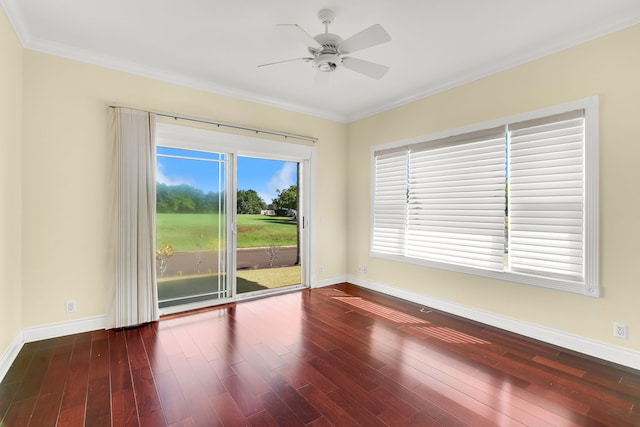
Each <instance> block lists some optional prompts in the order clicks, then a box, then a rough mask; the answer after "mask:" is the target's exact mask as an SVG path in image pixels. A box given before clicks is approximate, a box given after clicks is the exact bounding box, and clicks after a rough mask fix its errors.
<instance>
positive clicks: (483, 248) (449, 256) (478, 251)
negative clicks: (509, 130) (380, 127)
mask: <svg viewBox="0 0 640 427" xmlns="http://www.w3.org/2000/svg"><path fill="white" fill-rule="evenodd" d="M505 149H506V140H505V128H504V127H499V128H494V129H489V130H486V131H483V132H481V133H480V132H478V133H474V134H467V135H461V136H457V137H452V138H447V139H444V140H439V141H433V142H431V143H427V144H421V145H418V146H416V147H415V148H412V150H411V152H410V161H409V189H410V190H409V207H408V231H407V256H409V257H412V258H418V259H425V260H431V261H436V262H445V263H449V264H457V265H463V266H469V267H476V268H482V269H490V270H502V269H503V266H504V215H505Z"/></svg>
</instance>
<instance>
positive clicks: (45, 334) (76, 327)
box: [0, 316, 107, 382]
mask: <svg viewBox="0 0 640 427" xmlns="http://www.w3.org/2000/svg"><path fill="white" fill-rule="evenodd" d="M106 325H107V319H106V317H105V316H95V317H87V318H84V319H78V320H70V321H68V322H59V323H51V324H49V325H41V326H33V327H30V328H25V329H23V330H22V331H20V333H18V335H16V337H15V338H14V339H13V341H12V342H11V344H9V348H7V350H6V351H5V352H4V354H3V355H2V357H1V358H0V382H2V380H3V379H4V376H5V375H6V374H7V372H8V371H9V368H10V367H11V364H12V363H13V361H14V360H16V357H17V356H18V353H19V352H20V350H21V349H22V346H23V345H24V344H25V343H28V342H33V341H40V340H46V339H49V338H57V337H62V336H65V335H71V334H79V333H82V332H89V331H96V330H98V329H105V327H106Z"/></svg>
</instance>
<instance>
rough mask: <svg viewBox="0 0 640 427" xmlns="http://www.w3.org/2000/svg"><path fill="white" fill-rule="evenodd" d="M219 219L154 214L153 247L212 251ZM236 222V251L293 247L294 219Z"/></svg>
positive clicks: (252, 217) (243, 217) (247, 217)
mask: <svg viewBox="0 0 640 427" xmlns="http://www.w3.org/2000/svg"><path fill="white" fill-rule="evenodd" d="M219 219H220V218H219V216H218V215H217V214H173V213H159V214H156V242H157V247H159V246H160V244H162V243H163V242H166V243H168V244H169V245H171V246H173V249H174V250H175V251H194V250H199V249H213V248H214V247H217V245H218V239H219V236H218V227H219V224H218V222H219V221H218V220H219ZM237 220H238V225H237V230H238V234H237V244H238V248H255V247H263V246H270V245H279V246H293V245H296V243H297V232H298V228H297V225H296V221H295V220H294V219H290V218H285V217H277V216H265V215H238V216H237ZM222 238H224V233H222Z"/></svg>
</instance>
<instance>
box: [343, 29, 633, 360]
mask: <svg viewBox="0 0 640 427" xmlns="http://www.w3.org/2000/svg"><path fill="white" fill-rule="evenodd" d="M638 47H640V26H635V27H632V28H629V29H626V30H624V31H620V32H617V33H614V34H611V35H608V36H606V37H602V38H600V39H596V40H593V41H591V42H589V43H586V44H583V45H580V46H577V47H573V48H571V49H567V50H565V51H562V52H559V53H557V54H554V55H551V56H548V57H545V58H542V59H539V60H536V61H532V62H530V63H527V64H524V65H522V66H519V67H516V68H513V69H511V70H508V71H504V72H501V73H498V74H496V75H492V76H490V77H487V78H483V79H480V80H478V81H475V82H473V83H470V84H466V85H463V86H460V87H457V88H454V89H451V90H449V91H446V92H443V93H440V94H437V95H434V96H431V97H428V98H426V99H422V100H420V101H417V102H414V103H411V104H408V105H405V106H402V107H399V108H395V109H394V110H391V111H387V112H384V113H381V114H379V115H376V116H375V117H370V118H367V119H363V120H360V121H358V122H355V123H352V124H350V126H349V134H348V140H349V151H348V153H349V154H348V156H349V157H348V158H349V162H348V164H349V170H348V179H347V182H348V188H349V190H348V200H349V205H348V217H349V222H348V223H349V227H348V229H349V243H348V244H349V253H348V260H349V266H348V272H349V273H350V274H356V273H357V266H358V265H367V267H368V269H367V270H368V271H367V275H366V279H368V280H371V281H373V282H378V283H382V284H386V285H390V286H393V287H396V288H400V289H403V290H408V291H411V292H414V293H418V294H423V295H427V296H431V297H435V298H440V299H444V300H447V301H450V302H453V303H456V304H459V305H463V306H466V307H471V308H473V309H476V310H481V311H485V312H489V313H495V314H499V315H502V316H508V317H512V318H516V319H520V320H523V321H526V322H531V323H534V324H538V325H541V326H543V327H549V328H553V329H557V330H560V331H564V332H567V333H569V334H574V335H578V336H583V337H587V338H590V339H593V340H597V341H601V342H608V343H610V344H614V345H618V346H622V347H628V348H630V349H634V350H640V310H639V309H638V307H640V189H639V184H640V167H639V166H638V162H639V159H640V140H639V138H638V132H637V130H636V129H637V124H638V121H639V120H640V108H639V107H638V101H639V100H640V80H639V79H640V55H638ZM592 95H599V96H600V241H601V246H600V278H601V282H600V283H601V290H602V296H601V297H600V298H597V299H596V298H589V297H585V296H579V295H575V294H571V293H566V292H560V291H553V290H547V289H542V288H536V287H533V286H527V285H520V284H515V283H509V282H502V281H497V280H491V279H487V278H480V277H476V276H472V275H466V274H461V273H454V272H449V271H444V270H438V269H432V268H426V267H419V266H415V265H406V264H401V263H396V262H391V261H384V260H379V259H372V258H370V257H369V226H370V222H369V218H370V214H369V204H370V183H369V162H368V161H363V159H368V158H369V155H370V154H369V149H370V147H371V146H372V145H377V144H382V143H386V142H391V141H396V140H401V139H404V138H409V137H416V136H419V135H426V134H429V133H432V132H436V131H442V130H447V129H452V128H456V127H460V126H464V125H469V124H473V123H478V122H483V121H487V120H491V119H496V118H500V117H506V116H509V115H512V114H516V113H521V112H526V111H531V110H535V109H538V108H543V107H548V106H553V105H557V104H561V103H565V102H569V101H573V100H578V99H582V98H585V97H588V96H592ZM614 321H624V322H626V323H627V324H628V331H629V337H628V340H626V341H625V340H620V339H617V338H613V336H612V330H613V322H614Z"/></svg>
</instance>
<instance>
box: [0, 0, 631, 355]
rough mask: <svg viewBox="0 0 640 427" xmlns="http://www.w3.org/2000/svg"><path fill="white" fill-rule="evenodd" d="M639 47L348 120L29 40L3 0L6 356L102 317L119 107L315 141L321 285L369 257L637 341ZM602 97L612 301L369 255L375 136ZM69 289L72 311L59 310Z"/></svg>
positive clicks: (558, 58)
mask: <svg viewBox="0 0 640 427" xmlns="http://www.w3.org/2000/svg"><path fill="white" fill-rule="evenodd" d="M639 42H640V26H636V27H632V28H630V29H627V30H624V31H621V32H618V33H615V34H612V35H609V36H606V37H603V38H600V39H597V40H594V41H592V42H589V43H586V44H583V45H580V46H578V47H574V48H571V49H568V50H566V51H563V52H560V53H558V54H555V55H551V56H549V57H545V58H542V59H539V60H536V61H533V62H531V63H528V64H525V65H522V66H520V67H517V68H514V69H511V70H508V71H505V72H502V73H499V74H496V75H494V76H490V77H487V78H484V79H481V80H478V81H476V82H473V83H470V84H467V85H464V86H461V87H458V88H455V89H452V90H449V91H447V92H444V93H441V94H438V95H435V96H431V97H428V98H425V99H423V100H420V101H417V102H414V103H412V104H408V105H405V106H402V107H399V108H395V109H393V110H391V111H387V112H385V113H381V114H379V115H376V116H374V117H370V118H367V119H363V120H360V121H358V122H355V123H352V124H349V125H345V124H342V123H337V122H332V121H330V120H324V119H319V118H314V117H311V116H308V115H304V114H299V113H294V112H290V111H286V110H282V109H277V108H272V107H268V106H264V105H259V104H254V103H250V102H246V101H241V100H237V99H232V98H229V97H224V96H220V95H215V94H211V93H208V92H204V91H200V90H195V89H189V88H185V87H181V86H177V85H172V84H168V83H163V82H159V81H155V80H151V79H147V78H144V77H139V76H134V75H130V74H126V73H122V72H118V71H113V70H110V69H106V68H102V67H98V66H93V65H88V64H84V63H79V62H76V61H72V60H68V59H64V58H59V57H55V56H50V55H46V54H42V53H38V52H34V51H29V50H22V49H21V48H20V45H19V43H18V41H17V39H16V38H15V35H14V34H13V31H12V29H11V26H10V25H9V24H8V22H7V21H6V18H5V16H4V15H3V14H1V9H0V89H1V92H0V93H1V94H2V96H1V97H0V200H2V204H1V207H0V238H1V240H0V355H1V354H2V352H3V351H4V350H5V349H6V348H7V346H8V345H9V344H10V342H11V341H12V340H13V339H14V338H15V337H16V336H17V334H19V331H20V330H21V329H23V328H28V327H31V326H39V325H48V324H52V323H56V322H62V321H68V320H73V319H83V318H87V317H91V316H101V315H104V314H105V311H106V299H105V297H106V292H107V287H108V284H109V281H110V280H111V277H112V268H111V265H110V264H109V261H108V247H107V246H108V241H109V233H110V229H109V226H110V223H109V213H110V202H109V195H110V189H109V167H110V158H111V152H110V140H109V137H108V135H109V124H110V123H109V111H108V107H107V105H108V104H110V103H117V104H122V105H129V106H134V107H140V108H147V109H152V110H160V111H170V112H175V113H179V114H183V115H190V116H199V117H204V118H211V119H214V120H220V121H225V122H232V123H238V124H245V125H248V126H255V127H261V128H268V129H276V130H281V131H284V132H290V133H298V134H306V135H311V136H316V137H318V138H320V142H319V143H318V177H317V178H318V179H317V188H318V193H317V200H316V207H317V212H316V215H315V218H312V220H313V221H314V223H315V225H316V234H317V242H316V243H317V245H316V248H315V249H316V274H317V273H318V270H319V267H320V266H322V267H324V274H323V275H320V274H317V278H318V279H319V280H322V279H330V278H332V277H342V276H343V275H344V274H345V273H350V274H354V275H355V274H356V273H357V272H356V269H357V266H358V265H367V267H368V271H367V275H366V279H368V280H372V281H375V282H379V283H383V284H387V285H390V286H394V287H397V288H399V289H405V290H409V291H411V292H415V293H419V294H423V295H427V296H433V297H437V298H441V299H444V300H448V301H451V302H454V303H457V304H460V305H463V306H468V307H472V308H475V309H478V310H484V311H487V312H490V313H496V314H500V315H503V316H509V317H513V318H516V319H521V320H523V321H526V322H532V323H535V324H539V325H541V326H543V327H544V326H548V327H551V328H554V329H559V330H561V331H565V332H567V333H569V334H575V335H579V336H584V337H587V338H590V339H593V340H597V341H602V342H608V343H611V344H614V345H619V346H622V347H628V348H631V349H635V350H640V311H639V310H638V309H637V306H638V303H639V302H640V283H638V282H639V280H640V279H639V278H640V274H639V273H640V262H638V260H639V259H640V245H638V241H639V239H640V224H639V223H638V221H637V220H638V218H640V197H639V193H638V189H637V187H638V182H640V168H638V167H637V165H636V163H637V159H638V158H639V157H640V156H639V155H640V144H638V137H637V133H636V132H634V126H635V124H636V122H637V121H638V118H637V116H638V112H639V111H640V110H639V109H638V108H637V106H636V104H635V102H636V101H637V100H638V99H640V84H638V82H637V78H638V77H637V76H640V57H639V56H638V55H637V53H636V50H637V46H638V45H640V43H639ZM591 95H599V96H600V111H601V121H600V126H601V132H600V150H601V156H600V200H601V203H600V233H601V262H600V272H601V285H602V297H601V298H597V299H594V298H588V297H583V296H579V295H574V294H569V293H564V292H558V291H552V290H546V289H542V288H536V287H531V286H526V285H519V284H514V283H506V282H501V281H496V280H491V279H487V278H479V277H474V276H469V275H465V274H460V273H453V272H448V271H444V270H437V269H430V268H424V267H419V266H415V265H405V264H398V263H394V262H390V261H382V260H379V259H372V258H370V257H369V203H370V200H369V194H370V186H369V149H370V147H371V146H372V145H376V144H381V143H386V142H390V141H395V140H399V139H404V138H408V137H414V136H418V135H423V134H428V133H431V132H435V131H440V130H446V129H451V128H455V127H459V126H463V125H468V124H472V123H477V122H482V121H485V120H490V119H495V118H498V117H503V116H508V115H512V114H516V113H520V112H525V111H530V110H534V109H537V108H543V107H547V106H552V105H556V104H560V103H564V102H567V101H572V100H576V99H581V98H584V97H587V96H591ZM21 112H22V114H21ZM344 206H346V207H347V208H346V209H344V208H343V207H344ZM320 218H322V219H323V221H320ZM347 260H348V263H347ZM69 298H73V299H75V300H76V301H77V304H78V311H77V313H74V314H66V313H65V312H64V301H65V300H66V299H69ZM613 321H625V322H627V323H628V325H629V339H628V340H627V341H621V340H617V339H614V338H613V337H612V336H611V335H612V334H611V330H612V322H613Z"/></svg>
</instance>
